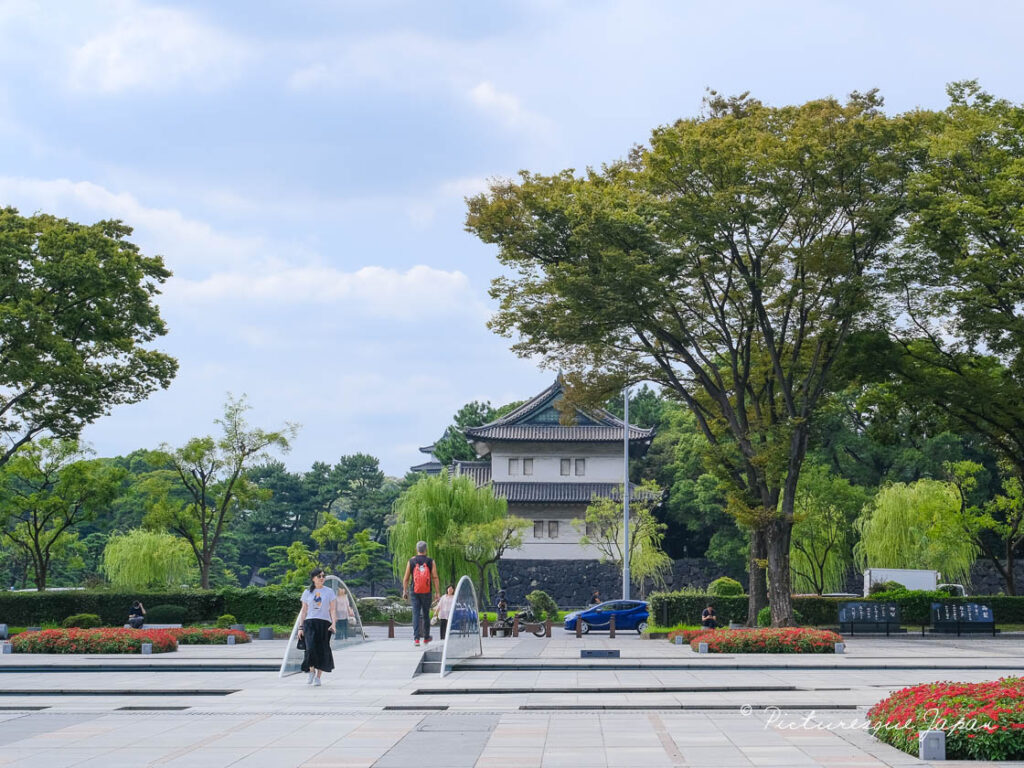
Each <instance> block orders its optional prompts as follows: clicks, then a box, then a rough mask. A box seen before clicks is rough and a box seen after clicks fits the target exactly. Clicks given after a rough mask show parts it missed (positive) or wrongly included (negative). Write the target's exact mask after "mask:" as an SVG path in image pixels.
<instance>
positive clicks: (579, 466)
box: [576, 459, 587, 475]
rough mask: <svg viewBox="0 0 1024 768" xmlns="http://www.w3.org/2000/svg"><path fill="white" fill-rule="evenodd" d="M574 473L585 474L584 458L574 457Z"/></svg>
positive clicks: (585, 461) (585, 462)
mask: <svg viewBox="0 0 1024 768" xmlns="http://www.w3.org/2000/svg"><path fill="white" fill-rule="evenodd" d="M576 474H577V475H585V474H587V460H586V459H576Z"/></svg>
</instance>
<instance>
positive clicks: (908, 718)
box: [868, 677, 1024, 760]
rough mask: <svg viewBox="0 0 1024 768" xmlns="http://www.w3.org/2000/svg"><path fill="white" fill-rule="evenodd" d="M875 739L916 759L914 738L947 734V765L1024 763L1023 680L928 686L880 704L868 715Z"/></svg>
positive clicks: (903, 691)
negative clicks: (928, 733)
mask: <svg viewBox="0 0 1024 768" xmlns="http://www.w3.org/2000/svg"><path fill="white" fill-rule="evenodd" d="M868 721H869V722H870V723H871V728H872V733H873V734H874V735H875V737H876V738H877V739H880V740H881V741H884V742H886V743H887V744H891V745H892V746H894V747H896V748H897V749H902V750H903V751H904V752H906V753H907V754H910V755H914V756H915V757H916V756H917V734H918V733H919V732H920V731H924V730H933V729H934V730H942V731H945V732H946V759H947V760H1024V677H1004V678H1002V679H1001V680H996V681H994V682H987V683H928V684H925V685H917V686H914V687H913V688H904V689H903V690H902V691H897V692H896V693H894V694H892V695H891V696H889V698H887V699H882V700H881V701H880V702H878V703H877V704H875V706H873V707H872V708H871V709H870V711H869V712H868Z"/></svg>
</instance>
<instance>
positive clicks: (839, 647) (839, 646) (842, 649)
mask: <svg viewBox="0 0 1024 768" xmlns="http://www.w3.org/2000/svg"><path fill="white" fill-rule="evenodd" d="M836 653H846V643H836Z"/></svg>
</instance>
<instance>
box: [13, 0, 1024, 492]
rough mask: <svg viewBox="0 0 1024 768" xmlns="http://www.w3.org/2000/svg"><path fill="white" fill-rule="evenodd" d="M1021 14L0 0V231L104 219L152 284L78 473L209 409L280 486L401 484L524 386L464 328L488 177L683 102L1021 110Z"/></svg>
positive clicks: (1007, 9) (978, 7)
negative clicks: (127, 243)
mask: <svg viewBox="0 0 1024 768" xmlns="http://www.w3.org/2000/svg"><path fill="white" fill-rule="evenodd" d="M1022 22H1024V6H1021V5H1018V4H1016V3H1011V2H998V3H997V2H978V3H974V4H972V5H971V7H970V10H967V6H965V5H964V4H963V3H959V2H958V3H953V2H905V3H899V2H863V1H862V2H774V3H764V2H750V3H744V2H733V3H726V2H723V3H718V4H712V3H696V2H664V3H659V2H518V3H510V2H504V3H503V2H495V3H480V2H462V3H441V2H438V3H414V2H390V1H389V0H377V1H376V2H368V1H367V2H342V1H341V0H305V1H304V0H288V2H275V1H272V0H267V1H265V2H252V0H244V1H243V0H222V1H221V2H216V3H210V2H178V3H171V2H168V3H163V4H157V3H151V2H142V1H141V0H117V1H113V2H87V1H86V0H75V1H74V2H66V3H61V2H56V0H54V1H52V2H45V3H42V2H40V3H34V2H30V0H0V67H2V71H3V72H4V73H5V76H4V77H3V78H2V79H0V204H2V205H13V206H15V207H17V208H18V209H20V210H21V211H22V212H23V213H31V212H34V211H47V212H52V213H56V214H58V215H62V216H67V217H70V218H73V219H76V220H79V221H87V222H92V221H95V220H98V219H103V218H121V219H123V220H124V221H126V222H127V223H128V224H130V225H132V226H133V227H135V229H136V231H135V237H134V239H135V241H136V242H137V243H139V245H140V246H142V248H143V249H144V250H145V251H146V252H147V253H159V254H161V255H163V256H164V257H165V259H166V261H167V264H168V265H169V267H170V268H171V269H172V270H173V271H174V273H175V276H174V278H172V280H171V281H170V282H169V283H168V284H167V286H166V289H165V292H164V295H163V296H162V297H161V299H160V303H161V307H162V311H163V314H164V316H165V318H166V319H167V321H168V324H169V327H170V333H169V335H168V336H167V337H166V338H165V339H164V340H163V341H162V343H161V345H160V346H161V347H162V348H163V349H165V350H167V351H168V352H170V353H171V354H173V355H175V356H176V357H177V358H178V359H179V361H180V363H181V371H180V373H179V375H178V378H177V379H176V380H175V382H174V383H173V384H172V386H171V388H170V389H169V390H167V391H165V392H160V393H158V394H156V395H154V396H153V397H152V398H150V399H149V400H148V401H146V402H145V403H141V404H138V405H134V406H130V407H123V408H120V409H118V410H116V411H115V412H114V413H113V414H112V415H111V416H108V417H106V418H104V419H102V420H101V421H99V422H98V423H97V424H95V425H93V426H91V427H89V428H88V429H87V431H86V433H85V437H86V439H87V440H88V441H89V442H90V443H91V444H92V445H93V446H94V448H95V449H96V450H97V452H98V453H100V454H101V455H113V454H116V453H126V452H128V451H131V450H133V449H135V448H138V447H155V446H156V445H158V444H160V443H162V442H168V443H171V444H178V443H181V442H183V441H184V440H186V439H188V438H189V437H190V436H193V435H198V434H204V433H208V432H210V431H211V430H212V428H213V425H212V420H213V419H214V418H215V416H216V415H217V414H218V412H219V411H220V408H221V405H222V403H223V401H224V397H225V393H227V392H232V393H235V394H236V395H238V394H241V393H247V394H248V396H249V399H250V402H251V404H252V406H253V410H252V412H251V420H252V422H253V423H256V424H259V425H260V426H264V427H268V428H269V427H274V426H277V425H280V424H282V423H283V422H284V421H291V422H298V423H300V424H301V425H302V430H301V432H300V434H299V437H298V439H297V440H296V441H295V444H294V448H293V450H292V452H291V453H290V454H289V455H288V456H287V457H285V460H286V462H287V463H288V464H289V465H290V466H291V467H293V468H295V469H305V468H307V467H308V466H309V465H310V463H312V462H313V461H314V460H318V459H319V460H325V461H332V462H333V461H336V460H337V459H338V458H339V457H340V456H341V455H343V454H347V453H353V452H356V451H364V452H367V453H371V454H373V455H375V456H377V457H379V458H380V459H381V462H382V465H383V467H384V469H385V470H386V471H387V472H389V473H390V474H396V475H400V474H402V473H403V472H404V470H405V469H406V468H407V467H408V466H409V465H411V464H414V463H417V462H418V461H419V460H420V458H421V457H420V455H419V454H418V453H417V451H416V448H417V446H419V445H425V444H427V443H429V442H431V441H432V440H433V439H434V438H435V437H437V436H439V435H440V434H441V432H442V431H443V429H444V427H445V425H446V424H447V423H448V421H449V420H450V417H451V415H452V413H453V412H454V411H455V410H456V409H458V407H459V406H460V405H462V404H463V403H465V402H467V401H469V400H474V399H478V400H490V401H491V402H493V403H495V404H500V403H504V402H508V401H511V400H516V399H521V398H524V397H527V396H529V395H532V394H534V393H535V392H537V391H539V390H540V389H542V388H543V387H545V386H546V385H547V384H548V383H550V380H551V378H552V374H551V373H549V372H546V371H540V370H538V369H537V368H536V366H535V365H534V364H533V363H532V362H531V361H529V360H520V359H518V358H516V357H515V356H514V355H513V354H512V353H511V352H509V351H508V341H507V340H506V339H503V338H500V337H497V336H495V335H493V334H492V333H491V332H490V331H488V330H487V328H486V327H485V323H486V320H487V317H488V315H489V313H490V311H491V310H492V308H493V307H492V302H491V301H490V299H489V298H488V296H487V288H488V284H489V281H490V280H491V279H492V278H493V277H494V276H495V275H496V274H497V272H498V265H497V262H496V260H495V258H494V252H493V249H492V248H491V247H489V246H485V245H483V244H481V243H479V242H478V241H476V240H475V239H473V238H472V237H471V236H470V235H468V234H466V233H465V232H464V231H463V228H462V222H463V217H464V203H463V197H464V196H465V195H467V194H472V193H475V192H477V191H480V190H482V189H484V187H485V183H486V180H487V179H488V178H491V177H505V176H511V175H513V174H514V173H515V172H516V171H517V170H519V169H521V168H526V169H529V170H532V171H537V172H555V171H557V170H560V169H562V168H566V167H572V168H580V169H582V168H585V167H586V166H588V165H599V164H600V163H602V162H605V161H609V160H613V159H616V158H618V157H621V156H623V155H624V154H625V153H626V152H627V151H628V149H629V147H630V146H631V145H633V144H635V143H640V142H643V141H644V140H645V139H646V137H647V136H648V135H649V133H650V131H651V129H652V128H654V127H655V126H657V125H660V124H663V123H666V122H670V121H672V120H674V119H676V118H678V117H682V116H690V115H693V114H695V113H696V112H697V111H698V110H699V109H700V102H701V98H702V96H703V93H704V89H705V88H706V87H712V88H715V89H717V90H719V91H722V92H725V93H739V92H742V91H746V90H749V91H751V92H752V93H753V94H754V95H756V96H757V97H759V98H761V99H762V100H764V101H767V102H770V103H775V104H781V103H793V102H801V101H805V100H807V99H811V98H817V97H821V96H825V95H836V96H844V95H845V94H847V93H849V92H850V91H851V90H867V89H869V88H873V87H878V88H880V89H881V90H882V93H883V94H884V96H885V98H886V101H887V105H888V108H889V109H891V110H894V111H900V110H905V109H910V108H913V107H915V106H921V107H930V108H939V107H942V106H943V105H944V103H945V95H944V87H945V84H946V83H947V82H949V81H951V80H956V79H965V78H979V79H980V80H981V81H982V84H983V85H984V86H985V87H986V88H987V89H988V90H990V91H992V92H993V93H996V94H997V95H999V96H1003V97H1006V98H1009V99H1012V100H1015V101H1022V100H1024V93H1022V91H1024V77H1021V75H1022V65H1021V64H1020V63H1019V57H1018V56H1017V55H1016V54H1015V53H1014V52H1015V51H1016V50H1017V48H1018V45H1019V42H1018V38H1019V34H1020V30H1021V28H1022Z"/></svg>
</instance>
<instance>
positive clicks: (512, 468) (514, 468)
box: [508, 459, 519, 475]
mask: <svg viewBox="0 0 1024 768" xmlns="http://www.w3.org/2000/svg"><path fill="white" fill-rule="evenodd" d="M508 473H509V474H510V475H518V474H519V459H509V460H508Z"/></svg>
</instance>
